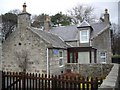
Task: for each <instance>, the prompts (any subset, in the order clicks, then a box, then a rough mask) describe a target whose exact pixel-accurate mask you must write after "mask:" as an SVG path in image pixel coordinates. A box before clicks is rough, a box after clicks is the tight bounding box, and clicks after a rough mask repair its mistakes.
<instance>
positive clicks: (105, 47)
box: [92, 29, 111, 63]
mask: <svg viewBox="0 0 120 90" xmlns="http://www.w3.org/2000/svg"><path fill="white" fill-rule="evenodd" d="M110 34H111V31H110V29H106V30H105V31H103V32H102V33H101V34H99V35H98V36H97V37H95V38H94V39H93V40H92V46H93V47H94V48H96V49H97V63H99V62H100V60H101V58H100V53H101V52H106V63H111V36H110Z"/></svg>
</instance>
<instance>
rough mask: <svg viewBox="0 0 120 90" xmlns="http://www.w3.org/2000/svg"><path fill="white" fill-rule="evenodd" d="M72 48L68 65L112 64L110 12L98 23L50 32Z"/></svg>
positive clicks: (55, 29) (83, 23)
mask: <svg viewBox="0 0 120 90" xmlns="http://www.w3.org/2000/svg"><path fill="white" fill-rule="evenodd" d="M50 32H51V33H54V34H56V35H58V36H60V37H61V38H62V39H63V40H64V42H66V43H68V44H69V45H70V46H71V47H68V48H67V51H68V63H81V64H83V63H111V30H110V20H109V14H108V10H107V9H105V13H104V17H103V18H102V20H101V21H99V22H97V23H90V24H89V23H88V22H87V21H85V20H84V21H83V22H82V23H81V24H79V25H72V26H66V27H57V28H52V29H51V30H50Z"/></svg>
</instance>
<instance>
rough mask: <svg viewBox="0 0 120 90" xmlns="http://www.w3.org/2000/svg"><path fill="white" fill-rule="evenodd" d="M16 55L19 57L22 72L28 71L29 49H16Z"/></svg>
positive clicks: (18, 62) (18, 61)
mask: <svg viewBox="0 0 120 90" xmlns="http://www.w3.org/2000/svg"><path fill="white" fill-rule="evenodd" d="M15 56H16V59H17V64H18V66H19V67H20V68H21V69H22V72H24V73H26V70H27V68H28V60H29V58H28V51H27V50H21V51H19V52H18V51H16V52H15Z"/></svg>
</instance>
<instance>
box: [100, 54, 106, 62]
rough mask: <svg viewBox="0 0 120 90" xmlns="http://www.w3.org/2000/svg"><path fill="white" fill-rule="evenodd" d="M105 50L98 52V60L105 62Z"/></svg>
mask: <svg viewBox="0 0 120 90" xmlns="http://www.w3.org/2000/svg"><path fill="white" fill-rule="evenodd" d="M106 58H107V52H100V62H101V63H106Z"/></svg>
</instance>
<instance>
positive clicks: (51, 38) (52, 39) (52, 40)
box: [30, 28, 69, 48]
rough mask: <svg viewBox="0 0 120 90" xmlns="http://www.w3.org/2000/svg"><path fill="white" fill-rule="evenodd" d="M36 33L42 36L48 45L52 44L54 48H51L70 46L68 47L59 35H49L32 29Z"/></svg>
mask: <svg viewBox="0 0 120 90" xmlns="http://www.w3.org/2000/svg"><path fill="white" fill-rule="evenodd" d="M30 29H31V30H32V31H33V32H34V33H36V34H37V35H38V36H40V37H41V38H42V39H43V40H45V41H46V42H47V43H49V44H51V45H52V47H49V48H67V47H69V45H67V44H66V43H65V42H64V41H63V40H62V39H61V38H60V37H58V36H57V35H54V34H52V33H49V32H47V31H42V30H38V29H35V28H30Z"/></svg>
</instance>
